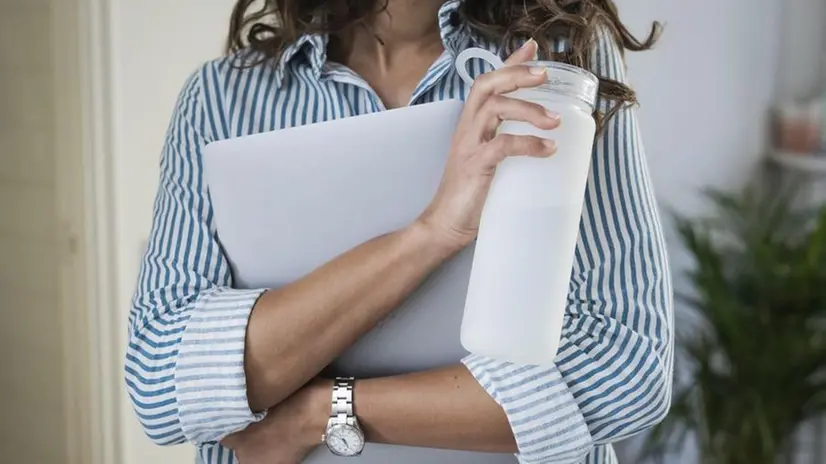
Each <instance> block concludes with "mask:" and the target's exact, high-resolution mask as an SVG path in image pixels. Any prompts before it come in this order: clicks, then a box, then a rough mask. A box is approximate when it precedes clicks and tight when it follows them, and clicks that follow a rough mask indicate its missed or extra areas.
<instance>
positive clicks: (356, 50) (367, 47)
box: [340, 0, 444, 67]
mask: <svg viewBox="0 0 826 464" xmlns="http://www.w3.org/2000/svg"><path fill="white" fill-rule="evenodd" d="M379 3H381V2H379ZM443 3H444V0H387V8H385V9H383V10H381V11H378V12H376V13H375V14H374V15H372V16H371V17H369V18H367V19H366V20H365V21H364V23H363V24H360V25H357V26H355V27H354V28H353V29H352V30H351V31H348V32H347V33H346V34H344V35H342V37H340V39H341V48H342V49H341V50H340V55H341V56H340V57H341V58H343V61H344V62H345V63H346V62H350V61H352V60H353V59H354V58H356V56H357V57H358V59H359V60H363V59H369V60H371V61H377V62H378V63H379V65H380V66H381V67H385V66H390V64H391V63H392V61H394V60H393V59H394V58H395V57H399V56H401V53H400V52H408V51H412V52H416V51H420V50H430V49H432V48H434V47H435V48H440V47H441V36H440V33H439V20H438V12H439V8H441V6H442V4H443Z"/></svg>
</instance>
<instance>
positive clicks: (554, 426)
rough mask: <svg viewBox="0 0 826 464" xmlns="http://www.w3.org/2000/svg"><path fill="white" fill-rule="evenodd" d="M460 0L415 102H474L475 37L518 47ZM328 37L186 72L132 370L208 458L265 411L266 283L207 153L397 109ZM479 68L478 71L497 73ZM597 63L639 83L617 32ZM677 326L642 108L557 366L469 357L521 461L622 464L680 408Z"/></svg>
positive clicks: (165, 158)
mask: <svg viewBox="0 0 826 464" xmlns="http://www.w3.org/2000/svg"><path fill="white" fill-rule="evenodd" d="M460 1H461V0H449V1H448V2H447V3H445V5H444V6H443V7H442V8H441V10H440V12H439V20H440V26H441V35H442V40H443V44H444V47H445V52H444V54H443V55H442V56H441V57H440V58H439V59H438V60H437V61H436V62H435V63H434V64H433V65H432V66H431V68H430V69H429V71H428V72H427V74H426V75H425V77H424V78H423V79H422V81H421V82H420V83H419V85H418V87H417V88H416V89H415V91H414V92H413V95H412V98H411V102H410V104H421V103H427V102H433V101H438V100H444V99H461V100H464V99H465V97H467V94H468V91H469V89H468V88H467V86H466V85H465V84H464V83H463V82H462V80H461V79H460V78H459V77H458V76H457V74H456V73H455V71H454V68H453V60H454V58H455V56H456V55H457V54H458V53H459V52H460V51H462V50H463V49H465V48H467V47H469V46H479V47H483V48H487V49H489V50H491V51H493V52H495V53H499V54H501V53H502V50H501V49H500V48H501V47H500V46H499V45H498V44H496V43H491V42H489V41H487V40H485V39H483V38H482V37H480V36H479V35H478V34H477V33H475V32H474V31H473V30H472V29H471V28H470V27H468V26H467V25H465V24H462V23H460V22H456V21H455V20H454V19H455V15H452V13H454V12H455V11H456V8H457V6H458V4H459V2H460ZM326 45H327V38H326V37H324V36H319V35H307V36H304V37H302V38H301V39H300V40H298V41H297V42H296V43H295V44H293V45H292V46H291V47H289V48H288V49H287V50H286V52H285V53H284V54H283V56H282V57H281V58H280V59H279V60H278V62H277V63H271V64H267V65H260V66H256V67H253V68H250V69H236V68H235V67H233V66H231V65H232V60H231V59H230V58H222V59H218V60H215V61H211V62H208V63H206V64H205V65H203V66H202V67H201V68H200V69H198V70H197V71H196V72H195V73H193V75H192V76H191V77H190V78H189V80H188V81H187V82H186V84H185V86H184V88H183V90H182V92H181V94H180V97H179V100H178V103H177V105H176V108H175V111H174V115H173V117H172V121H171V124H170V127H169V130H168V133H167V136H166V141H165V145H164V149H163V153H162V157H161V163H160V170H161V177H160V187H159V190H158V194H157V198H156V201H155V207H154V223H153V227H152V230H151V236H150V241H149V245H148V249H147V251H146V253H145V256H144V258H143V263H142V269H141V272H140V277H139V282H138V288H137V292H136V294H135V297H134V301H133V307H132V310H131V313H130V317H129V342H128V349H127V355H126V365H125V375H126V384H127V387H128V392H129V395H130V398H131V400H132V403H133V405H134V408H135V411H136V413H137V416H138V418H139V419H140V422H141V423H142V424H143V427H144V430H145V431H146V434H147V435H148V436H149V438H150V439H152V440H153V441H154V442H155V443H157V444H161V445H171V444H178V443H184V442H190V443H194V444H195V445H196V446H197V448H198V453H197V454H198V458H197V459H198V462H199V463H204V464H219V463H220V464H229V463H232V462H234V458H233V455H232V452H231V451H230V450H228V449H225V448H223V447H221V446H220V445H219V444H218V441H219V440H220V439H222V438H223V437H225V436H227V435H228V434H230V433H232V432H235V431H238V430H242V429H243V428H245V427H246V426H247V425H249V424H250V423H252V422H254V421H256V420H260V418H261V415H260V414H254V413H253V412H252V411H250V408H249V406H248V403H247V397H246V385H245V375H244V337H245V333H246V325H247V319H248V317H249V315H250V311H251V309H252V307H253V305H254V304H255V301H256V299H257V298H258V297H259V295H260V294H261V293H262V292H263V291H264V289H259V290H239V289H234V288H233V281H232V276H231V273H230V268H229V265H228V263H227V259H226V257H225V256H224V254H223V253H222V250H221V247H220V245H219V243H218V241H217V240H216V233H215V228H214V222H213V211H212V207H211V204H210V198H209V196H208V194H207V188H206V186H205V185H204V179H203V173H202V163H201V152H202V149H203V147H204V146H205V144H207V143H209V142H211V141H215V140H219V139H226V138H230V137H237V136H243V135H247V134H253V133H258V132H264V131H271V130H277V129H282V128H288V127H294V126H300V125H303V124H311V123H315V122H320V121H326V120H331V119H336V118H344V117H348V116H354V115H360V114H365V113H372V112H376V111H382V110H383V109H384V107H383V104H382V102H381V100H380V99H379V97H378V96H377V95H376V93H375V92H374V91H373V90H372V89H371V88H370V87H369V85H368V84H367V83H366V82H365V81H364V80H363V79H362V78H361V77H359V76H358V75H356V74H355V73H353V72H352V71H350V70H349V69H347V68H346V67H344V66H342V65H339V64H336V63H332V62H329V61H327V60H326ZM474 66H477V65H476V64H474V65H472V66H471V70H470V71H471V74H472V75H479V74H481V73H482V72H484V71H485V69H482V68H475V69H474ZM478 66H482V65H481V64H479V65H478ZM590 66H591V68H592V70H593V71H594V72H595V73H596V74H597V75H599V76H602V77H606V78H611V79H615V80H618V81H625V71H624V64H623V60H622V56H621V52H620V50H619V49H618V47H617V45H616V44H615V42H614V41H613V39H612V38H611V36H610V35H609V34H607V33H603V34H600V36H599V41H598V45H597V47H596V50H595V53H594V58H593V62H592V63H591V65H590ZM600 105H601V108H602V109H603V110H604V109H605V108H606V107H607V106H606V105H607V104H606V103H605V102H601V103H600ZM672 332H673V322H672V296H671V282H670V277H669V273H668V264H667V260H666V254H665V248H664V242H663V235H662V230H661V227H660V222H659V218H658V216H657V212H656V206H655V201H654V196H653V193H652V189H651V184H650V182H649V176H648V171H647V167H646V163H645V159H644V153H643V150H642V145H641V143H640V136H639V132H638V128H637V120H636V117H635V114H634V109H633V108H628V109H624V110H622V111H621V112H620V113H619V114H618V115H617V116H616V117H615V118H614V119H612V120H611V121H610V122H609V123H608V127H607V128H606V130H605V132H604V133H603V134H601V135H600V137H599V138H598V140H597V141H596V145H595V149H594V152H593V161H592V168H591V173H590V175H589V179H588V186H587V192H586V198H585V204H584V207H583V212H582V222H581V226H580V234H579V241H578V244H577V249H576V259H575V264H574V269H573V272H572V276H571V284H570V294H569V304H568V307H567V311H566V315H565V320H564V330H563V335H562V341H561V345H560V348H559V352H558V357H557V359H556V363H555V367H551V368H548V367H535V366H522V365H515V364H509V363H503V362H498V361H494V360H492V359H486V358H483V357H479V356H473V355H471V356H469V357H468V358H466V359H465V360H464V363H465V365H466V366H467V367H468V369H469V370H470V372H471V373H472V374H473V376H474V377H475V378H476V379H477V380H478V382H479V383H480V384H481V385H482V386H483V388H484V389H485V390H486V391H487V392H488V393H489V394H490V395H491V396H492V397H493V398H494V399H495V400H496V401H497V402H498V403H499V404H500V405H501V406H502V407H503V409H504V410H505V412H506V414H507V416H508V419H509V421H510V424H511V426H512V428H513V432H514V435H515V437H516V440H517V444H518V447H519V454H518V458H519V460H520V462H525V463H546V462H554V463H579V462H588V463H612V462H616V456H615V455H614V451H613V449H612V447H611V445H610V444H611V443H612V442H615V441H617V440H621V439H623V438H625V437H628V436H630V435H633V434H635V433H638V432H640V431H642V430H644V429H646V428H648V427H650V426H651V425H653V424H655V423H656V422H658V421H659V420H661V419H662V418H663V417H664V415H665V414H666V412H667V410H668V406H669V400H670V396H671V379H672V356H673V350H672V344H673V341H672ZM368 446H369V445H368Z"/></svg>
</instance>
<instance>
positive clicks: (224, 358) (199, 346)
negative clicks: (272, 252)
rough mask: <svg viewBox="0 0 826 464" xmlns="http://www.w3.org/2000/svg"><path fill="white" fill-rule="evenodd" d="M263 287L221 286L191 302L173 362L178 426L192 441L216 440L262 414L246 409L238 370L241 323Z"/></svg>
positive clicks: (241, 360)
mask: <svg viewBox="0 0 826 464" xmlns="http://www.w3.org/2000/svg"><path fill="white" fill-rule="evenodd" d="M263 292H264V290H235V289H230V288H222V289H219V290H217V291H212V292H208V293H206V294H204V295H202V296H201V297H200V298H199V299H198V300H197V302H196V303H195V308H194V311H193V312H192V314H191V316H190V318H189V321H188V323H187V325H186V329H185V330H184V333H183V335H182V337H181V341H180V344H179V352H178V359H177V365H176V367H175V390H176V396H177V401H178V414H179V417H180V421H181V428H182V430H183V432H184V435H185V436H186V438H187V440H188V441H190V442H192V443H207V442H215V441H219V440H221V439H223V438H224V437H226V436H227V435H230V434H232V433H234V432H237V431H239V430H243V429H244V428H246V427H247V426H248V425H249V424H251V423H253V422H257V421H259V420H261V419H263V417H264V415H265V414H266V412H263V413H258V414H256V413H253V412H252V411H251V410H250V407H249V401H248V400H247V382H246V374H245V371H244V344H245V341H246V335H247V324H248V322H249V316H250V313H251V312H252V308H253V306H254V305H255V302H256V301H257V300H258V298H259V297H260V296H261V294H262V293H263Z"/></svg>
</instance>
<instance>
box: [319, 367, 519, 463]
mask: <svg viewBox="0 0 826 464" xmlns="http://www.w3.org/2000/svg"><path fill="white" fill-rule="evenodd" d="M328 396H329V395H328ZM354 399H355V412H356V415H357V416H358V418H359V424H360V425H361V426H362V428H363V429H364V432H365V435H366V438H367V440H368V441H370V442H373V443H387V444H393V445H407V446H419V447H427V448H443V449H453V450H465V451H480V452H497V453H515V452H516V443H515V441H514V437H513V432H512V431H511V427H510V424H509V423H508V419H507V417H506V416H505V413H504V411H503V410H502V408H501V407H500V406H499V405H498V404H496V402H495V401H494V400H493V399H492V398H491V397H490V395H488V393H486V392H485V390H484V389H482V387H481V386H480V385H479V383H478V382H477V381H476V380H475V379H474V378H473V376H472V375H471V374H470V372H469V371H468V370H467V368H466V367H465V366H463V365H459V364H457V365H455V366H450V367H445V368H440V369H435V370H430V371H426V372H421V373H415V374H406V375H400V376H395V377H385V378H378V379H370V380H360V381H357V383H356V388H355V394H354ZM328 404H329V398H328Z"/></svg>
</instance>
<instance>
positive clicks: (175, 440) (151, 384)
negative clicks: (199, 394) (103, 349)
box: [124, 327, 186, 446]
mask: <svg viewBox="0 0 826 464" xmlns="http://www.w3.org/2000/svg"><path fill="white" fill-rule="evenodd" d="M153 335H158V333H157V332H153V331H152V330H151V328H150V327H144V328H143V329H141V330H138V331H133V330H131V327H130V337H129V344H128V346H127V350H126V359H125V363H124V380H125V382H126V389H127V392H128V394H129V399H130V401H131V403H132V408H133V410H134V412H135V416H136V417H137V419H138V421H139V422H140V424H141V427H142V428H143V431H144V433H145V434H146V436H147V437H148V438H149V439H150V440H151V441H152V442H153V443H155V444H156V445H161V446H169V445H177V444H181V443H184V442H186V439H185V436H184V433H183V430H182V427H181V422H180V419H179V415H178V402H177V398H176V391H175V385H174V377H175V374H174V371H175V356H176V355H177V344H176V343H175V342H174V340H176V339H178V338H177V337H173V338H169V337H164V338H163V339H157V338H154V337H153Z"/></svg>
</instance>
